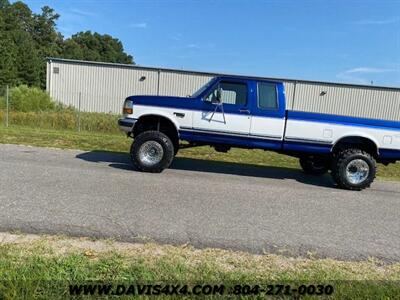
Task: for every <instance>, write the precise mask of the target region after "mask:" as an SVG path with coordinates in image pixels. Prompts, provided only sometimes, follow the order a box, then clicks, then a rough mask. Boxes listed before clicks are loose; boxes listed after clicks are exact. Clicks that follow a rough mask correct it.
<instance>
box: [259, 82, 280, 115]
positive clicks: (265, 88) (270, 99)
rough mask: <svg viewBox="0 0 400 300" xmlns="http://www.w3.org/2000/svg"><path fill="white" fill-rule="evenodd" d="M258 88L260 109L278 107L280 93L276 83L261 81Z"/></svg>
mask: <svg viewBox="0 0 400 300" xmlns="http://www.w3.org/2000/svg"><path fill="white" fill-rule="evenodd" d="M257 90H258V108H260V109H278V95H277V92H276V84H274V83H267V82H259V83H258V84H257Z"/></svg>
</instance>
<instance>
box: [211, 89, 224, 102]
mask: <svg viewBox="0 0 400 300" xmlns="http://www.w3.org/2000/svg"><path fill="white" fill-rule="evenodd" d="M221 100H222V89H221V88H220V87H218V89H217V95H216V97H215V98H214V99H213V100H212V101H211V103H212V104H216V105H219V104H221V103H222V102H221Z"/></svg>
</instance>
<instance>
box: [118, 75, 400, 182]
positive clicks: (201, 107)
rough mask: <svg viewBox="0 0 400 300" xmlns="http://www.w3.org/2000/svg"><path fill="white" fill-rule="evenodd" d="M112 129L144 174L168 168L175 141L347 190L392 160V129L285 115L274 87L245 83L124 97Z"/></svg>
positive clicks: (374, 122)
mask: <svg viewBox="0 0 400 300" xmlns="http://www.w3.org/2000/svg"><path fill="white" fill-rule="evenodd" d="M321 95H323V94H322V92H321ZM382 105H383V106H384V104H382ZM118 124H119V126H120V128H121V130H123V131H124V132H125V133H126V134H127V135H128V136H130V137H132V138H134V142H133V144H132V147H131V157H132V161H133V164H134V166H136V168H137V169H139V170H141V171H144V172H161V171H162V170H163V169H165V168H168V167H169V166H170V164H171V162H172V160H173V158H174V156H175V155H176V153H177V152H178V149H179V146H180V144H179V141H180V140H184V141H187V142H188V145H189V146H199V145H210V146H212V147H214V148H215V150H216V151H220V152H227V151H228V150H229V149H230V148H231V147H240V148H248V149H256V148H257V149H264V150H270V151H276V152H278V153H283V154H287V155H290V156H294V157H297V158H299V159H300V165H301V167H302V168H303V170H304V172H305V173H308V174H313V175H322V174H324V173H326V172H328V171H331V175H332V178H333V180H334V181H335V182H336V183H337V185H338V187H340V188H344V189H350V190H361V189H364V188H367V187H369V186H370V184H371V183H372V182H373V180H374V178H375V175H376V162H380V163H383V164H389V163H395V162H396V160H400V132H399V131H400V122H398V121H388V120H381V119H371V118H359V117H350V116H344V115H330V114H321V113H315V112H309V111H296V110H292V109H288V108H287V99H286V98H285V87H284V84H283V83H282V82H279V81H272V80H262V79H257V78H252V77H242V76H219V77H215V78H213V79H212V80H211V81H210V82H208V83H207V84H206V85H204V86H203V87H202V88H200V89H199V90H198V91H197V92H196V93H194V94H193V95H192V96H190V97H186V98H184V97H166V96H131V97H128V98H127V99H126V100H125V102H124V105H123V118H122V119H120V120H119V121H118Z"/></svg>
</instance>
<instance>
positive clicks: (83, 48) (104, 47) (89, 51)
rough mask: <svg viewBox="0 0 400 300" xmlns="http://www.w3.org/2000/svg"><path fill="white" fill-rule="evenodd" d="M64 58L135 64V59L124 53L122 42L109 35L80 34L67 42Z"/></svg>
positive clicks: (65, 43) (63, 52)
mask: <svg viewBox="0 0 400 300" xmlns="http://www.w3.org/2000/svg"><path fill="white" fill-rule="evenodd" d="M62 57H63V58H71V59H81V60H93V61H104V62H114V63H124V64H133V63H134V62H133V57H132V56H131V55H128V54H126V53H125V52H124V48H123V45H122V43H121V41H119V40H118V39H116V38H113V37H112V36H110V35H108V34H104V35H101V34H99V33H97V32H95V33H92V32H90V31H86V32H79V33H77V34H74V35H73V36H72V37H71V38H69V39H67V40H65V42H64V48H63V51H62Z"/></svg>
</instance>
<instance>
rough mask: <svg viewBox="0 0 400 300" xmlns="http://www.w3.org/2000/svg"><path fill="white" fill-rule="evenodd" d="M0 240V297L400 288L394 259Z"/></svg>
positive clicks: (347, 294) (353, 293) (341, 293)
mask: <svg viewBox="0 0 400 300" xmlns="http://www.w3.org/2000/svg"><path fill="white" fill-rule="evenodd" d="M2 238H3V240H6V241H5V242H4V241H3V242H2V243H0V278H1V279H2V280H1V281H0V297H1V299H20V298H24V299H62V298H65V297H66V296H68V293H69V291H68V284H87V283H88V282H101V283H102V284H103V283H104V284H113V285H114V286H116V285H117V284H120V283H124V284H126V285H129V284H138V283H142V284H146V283H147V284H188V285H190V286H193V285H195V284H212V285H215V284H217V285H219V284H224V285H225V286H226V287H227V288H232V287H233V286H234V285H236V284H241V285H243V284H249V285H256V284H258V285H262V286H266V285H267V284H291V285H293V286H298V285H299V284H331V285H332V286H333V287H334V293H333V295H332V299H394V298H395V297H396V296H398V295H399V293H400V286H399V280H400V264H399V263H396V264H382V263H380V262H379V261H374V260H369V261H362V262H344V261H336V260H332V259H313V258H287V257H283V256H279V255H270V254H264V255H254V254H249V253H244V252H234V251H227V250H218V249H203V250H199V249H193V248H192V247H190V246H187V245H184V246H181V247H176V246H169V245H164V246H160V245H156V244H128V243H119V242H114V241H104V240H97V241H92V240H89V239H85V238H79V239H78V238H66V237H54V236H33V235H10V234H2ZM93 298H94V297H93ZM160 298H161V299H163V298H166V297H163V296H161V297H160ZM251 298H254V297H251ZM260 299H264V297H260Z"/></svg>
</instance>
